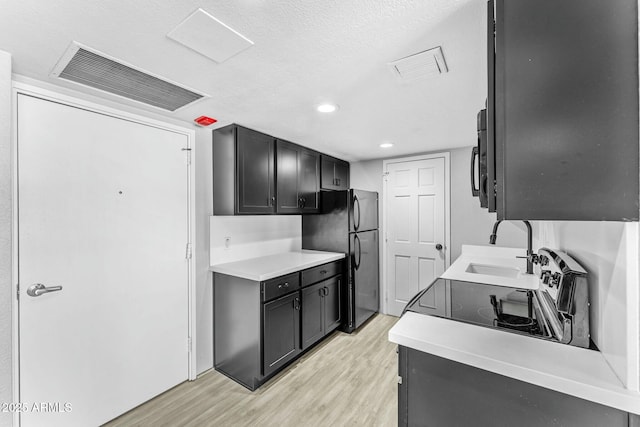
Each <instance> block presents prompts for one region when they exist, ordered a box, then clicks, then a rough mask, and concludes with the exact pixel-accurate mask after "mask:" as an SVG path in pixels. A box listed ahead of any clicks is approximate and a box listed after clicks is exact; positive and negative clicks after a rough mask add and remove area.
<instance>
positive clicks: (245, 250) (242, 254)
mask: <svg viewBox="0 0 640 427" xmlns="http://www.w3.org/2000/svg"><path fill="white" fill-rule="evenodd" d="M230 185H231V183H230ZM210 236H211V237H210V241H211V251H210V254H211V265H214V264H224V263H227V262H234V261H240V260H243V259H249V258H255V257H260V256H265V255H272V254H276V253H282V252H289V251H299V250H300V248H301V247H302V217H301V216H300V215H242V216H212V217H211V218H210ZM227 238H228V239H229V241H230V244H229V245H228V247H227V246H226V244H225V240H226V239H227Z"/></svg>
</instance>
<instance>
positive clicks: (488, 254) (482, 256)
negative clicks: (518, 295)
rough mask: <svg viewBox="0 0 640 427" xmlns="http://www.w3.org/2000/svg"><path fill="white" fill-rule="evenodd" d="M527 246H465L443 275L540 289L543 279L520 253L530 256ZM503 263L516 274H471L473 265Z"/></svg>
mask: <svg viewBox="0 0 640 427" xmlns="http://www.w3.org/2000/svg"><path fill="white" fill-rule="evenodd" d="M526 254H527V250H526V249H518V248H503V247H499V246H473V245H462V255H460V256H459V257H458V259H456V260H455V262H454V263H453V264H451V266H450V267H449V268H448V269H447V271H445V272H444V274H443V275H442V276H440V277H442V278H443V279H450V280H463V281H465V282H479V283H486V284H488V285H498V286H511V287H516V288H523V289H538V283H539V278H538V276H536V275H534V274H527V273H526V272H527V261H526V260H525V259H522V258H516V257H517V256H526ZM471 264H476V265H480V266H489V267H491V266H499V267H506V268H508V269H510V270H511V271H513V272H514V273H515V274H516V276H515V277H503V276H497V275H491V274H478V273H470V272H468V271H467V270H468V269H469V265H471Z"/></svg>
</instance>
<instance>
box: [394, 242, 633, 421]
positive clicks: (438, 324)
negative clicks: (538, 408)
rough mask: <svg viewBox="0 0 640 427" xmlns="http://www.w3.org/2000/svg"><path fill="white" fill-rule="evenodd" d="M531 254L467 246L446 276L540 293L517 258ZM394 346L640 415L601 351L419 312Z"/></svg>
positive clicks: (407, 317) (399, 329)
mask: <svg viewBox="0 0 640 427" xmlns="http://www.w3.org/2000/svg"><path fill="white" fill-rule="evenodd" d="M525 254H526V250H524V249H513V248H501V247H494V246H470V245H463V246H462V255H461V256H460V257H459V258H458V259H457V260H456V261H455V262H454V263H453V264H452V265H451V267H449V268H448V269H447V271H446V272H445V273H444V274H443V275H442V276H441V277H442V278H445V279H451V280H464V281H468V282H476V283H486V284H491V285H501V286H512V287H521V288H526V289H537V288H538V283H539V279H538V277H537V276H535V275H528V274H526V261H525V260H523V259H518V258H515V256H523V255H525ZM470 264H478V265H481V266H482V265H484V266H495V267H498V268H500V267H506V268H507V269H509V268H511V269H518V270H519V271H518V274H517V275H516V277H500V276H495V275H491V274H479V273H471V272H469V271H468V270H469V265H470ZM487 271H491V270H490V269H489V270H487ZM496 271H498V270H496ZM389 341H391V342H393V343H395V344H398V345H402V346H405V347H409V348H412V349H415V350H419V351H423V352H425V353H430V354H433V355H436V356H440V357H444V358H446V359H449V360H453V361H456V362H460V363H464V364H465V365H469V366H474V367H477V368H480V369H484V370H486V371H490V372H494V373H496V374H500V375H505V376H507V377H510V378H515V379H517V380H521V381H525V382H528V383H531V384H535V385H538V386H541V387H546V388H549V389H552V390H556V391H559V392H561V393H566V394H569V395H572V396H576V397H579V398H581V399H585V400H589V401H592V402H597V403H600V404H603V405H606V406H611V407H613V408H617V409H620V410H623V411H628V412H632V413H634V414H640V393H637V392H634V391H630V390H627V389H626V388H625V386H624V384H623V383H622V382H621V381H620V380H619V379H618V377H617V376H616V374H615V373H614V372H613V370H612V369H611V367H610V366H609V364H608V363H607V361H606V360H605V358H604V356H603V355H602V353H600V352H599V351H594V350H588V349H584V348H580V347H574V346H571V345H566V344H560V343H556V342H551V341H545V340H541V339H537V338H532V337H528V336H524V335H518V334H513V333H509V332H504V331H499V330H495V329H491V328H485V327H482V326H477V325H470V324H467V323H462V322H458V321H455V320H450V319H444V318H440V317H435V316H429V315H424V314H418V313H413V312H407V313H405V314H404V315H403V316H402V318H401V319H400V320H399V321H398V322H397V323H396V324H395V326H394V327H393V328H391V330H390V331H389Z"/></svg>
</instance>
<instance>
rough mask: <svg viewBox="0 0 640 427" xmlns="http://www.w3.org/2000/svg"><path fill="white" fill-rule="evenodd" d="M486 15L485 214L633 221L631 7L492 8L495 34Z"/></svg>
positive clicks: (582, 1)
mask: <svg viewBox="0 0 640 427" xmlns="http://www.w3.org/2000/svg"><path fill="white" fill-rule="evenodd" d="M492 12H493V2H490V3H489V18H490V19H489V25H488V30H489V37H488V40H489V99H488V105H487V107H488V108H487V109H488V116H487V118H488V120H487V121H488V123H487V128H488V129H487V130H488V132H487V135H488V144H489V150H488V151H487V152H488V154H489V155H490V156H491V158H490V159H489V161H490V162H489V166H490V167H491V162H494V161H495V171H493V172H494V176H495V180H494V181H493V183H494V185H493V186H490V187H489V189H490V191H489V192H490V196H493V197H490V199H489V208H490V209H491V208H492V207H493V206H492V205H494V206H495V210H496V212H497V215H498V218H499V219H532V220H583V221H584V220H594V221H600V220H609V221H637V220H638V216H639V212H640V211H639V205H638V195H639V185H638V184H639V179H638V178H639V161H638V159H639V157H640V156H639V145H638V138H639V132H638V118H639V113H638V3H637V1H636V0H616V1H610V2H609V1H607V2H605V1H599V0H563V1H544V2H540V1H536V0H519V1H511V0H496V1H495V34H494V25H493V20H492V19H491V13H492ZM494 67H495V68H494ZM494 95H495V97H494ZM492 144H494V145H492ZM492 148H495V152H492ZM489 172H490V174H489V175H490V177H491V172H492V171H489ZM493 189H495V191H492V190H493Z"/></svg>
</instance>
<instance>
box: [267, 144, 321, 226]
mask: <svg viewBox="0 0 640 427" xmlns="http://www.w3.org/2000/svg"><path fill="white" fill-rule="evenodd" d="M276 164H277V166H276V168H277V177H278V179H277V197H276V199H277V201H278V202H277V210H276V211H277V213H279V214H304V213H316V212H318V210H319V208H320V194H319V191H320V154H319V153H318V152H316V151H312V150H309V149H307V148H304V147H302V146H300V145H297V144H293V143H291V142H287V141H283V140H280V139H279V140H277V142H276Z"/></svg>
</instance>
